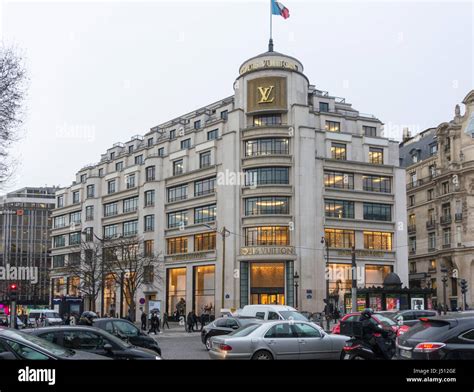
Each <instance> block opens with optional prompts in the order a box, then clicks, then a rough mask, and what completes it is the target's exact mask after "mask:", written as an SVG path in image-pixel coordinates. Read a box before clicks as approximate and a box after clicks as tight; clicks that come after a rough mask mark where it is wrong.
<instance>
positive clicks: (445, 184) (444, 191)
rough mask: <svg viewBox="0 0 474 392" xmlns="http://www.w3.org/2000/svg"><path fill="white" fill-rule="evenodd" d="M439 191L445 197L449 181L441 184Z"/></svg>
mask: <svg viewBox="0 0 474 392" xmlns="http://www.w3.org/2000/svg"><path fill="white" fill-rule="evenodd" d="M441 189H442V192H443V195H446V194H447V193H449V181H446V182H443V183H442V184H441Z"/></svg>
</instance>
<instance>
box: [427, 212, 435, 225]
mask: <svg viewBox="0 0 474 392" xmlns="http://www.w3.org/2000/svg"><path fill="white" fill-rule="evenodd" d="M435 220H436V215H435V210H434V208H430V209H429V210H428V222H429V223H430V224H433V225H434V224H435Z"/></svg>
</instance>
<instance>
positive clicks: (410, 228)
mask: <svg viewBox="0 0 474 392" xmlns="http://www.w3.org/2000/svg"><path fill="white" fill-rule="evenodd" d="M408 233H409V234H413V233H416V225H408Z"/></svg>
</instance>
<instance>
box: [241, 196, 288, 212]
mask: <svg viewBox="0 0 474 392" xmlns="http://www.w3.org/2000/svg"><path fill="white" fill-rule="evenodd" d="M289 204H290V198H289V197H280V196H267V197H250V198H247V199H245V215H247V216H249V215H288V214H289V213H290V208H289Z"/></svg>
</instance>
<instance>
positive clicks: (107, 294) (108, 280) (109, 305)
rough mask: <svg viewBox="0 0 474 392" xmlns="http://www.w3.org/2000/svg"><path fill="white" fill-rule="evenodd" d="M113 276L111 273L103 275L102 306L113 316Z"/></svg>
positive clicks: (114, 310) (114, 312)
mask: <svg viewBox="0 0 474 392" xmlns="http://www.w3.org/2000/svg"><path fill="white" fill-rule="evenodd" d="M115 295H116V293H115V277H114V276H113V275H112V274H108V275H107V276H106V277H105V289H104V306H105V311H106V312H107V314H109V315H111V316H113V317H115V315H116V313H117V312H116V309H115V300H116V297H115Z"/></svg>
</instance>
